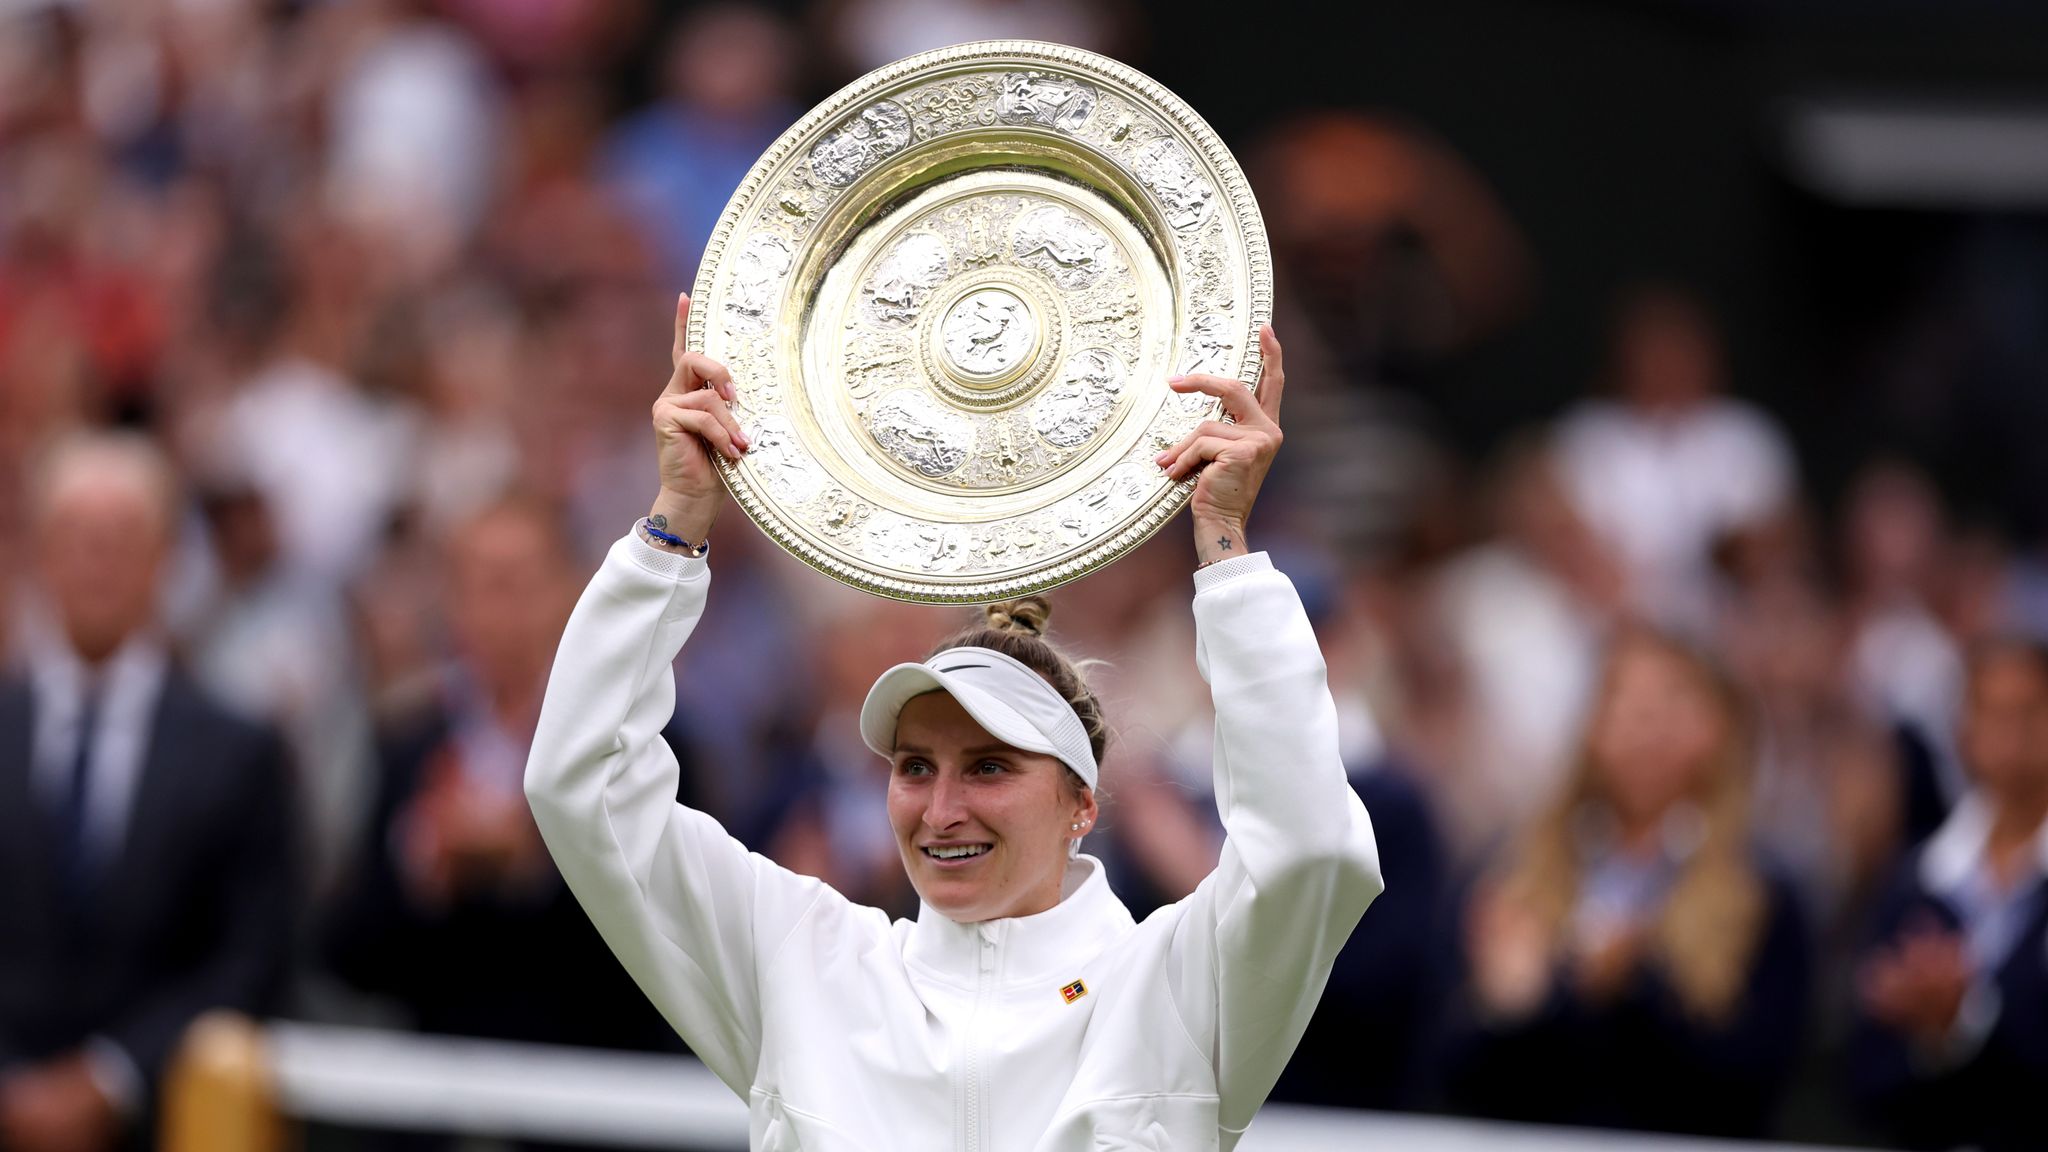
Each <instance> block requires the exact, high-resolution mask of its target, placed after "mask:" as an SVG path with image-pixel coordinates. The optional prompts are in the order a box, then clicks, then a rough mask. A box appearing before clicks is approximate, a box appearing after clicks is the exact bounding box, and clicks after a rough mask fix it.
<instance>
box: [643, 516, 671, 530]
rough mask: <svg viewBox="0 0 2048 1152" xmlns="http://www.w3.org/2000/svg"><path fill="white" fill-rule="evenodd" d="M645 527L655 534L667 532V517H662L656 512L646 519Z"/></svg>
mask: <svg viewBox="0 0 2048 1152" xmlns="http://www.w3.org/2000/svg"><path fill="white" fill-rule="evenodd" d="M647 525H648V527H650V528H653V529H654V530H655V531H656V532H666V531H668V517H666V516H663V515H662V514H661V513H659V512H656V513H655V514H654V515H652V516H649V517H648V518H647Z"/></svg>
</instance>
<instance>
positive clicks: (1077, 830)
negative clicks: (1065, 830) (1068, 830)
mask: <svg viewBox="0 0 2048 1152" xmlns="http://www.w3.org/2000/svg"><path fill="white" fill-rule="evenodd" d="M1080 830H1081V826H1080V825H1079V824H1076V825H1074V831H1076V832H1079V831H1080Z"/></svg>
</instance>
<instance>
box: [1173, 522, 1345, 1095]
mask: <svg viewBox="0 0 2048 1152" xmlns="http://www.w3.org/2000/svg"><path fill="white" fill-rule="evenodd" d="M1195 585H1196V594H1195V605H1194V610H1195V630H1196V654H1195V659H1196V664H1197V666H1198V667H1199V668H1200V670H1201V673H1202V676H1203V678H1204V679H1205V680H1207V681H1208V682H1209V686H1210V690H1211V692H1212V694H1213V695H1214V697H1215V707H1216V745H1215V773H1216V806H1217V810H1218V814H1219V815H1220V816H1221V817H1222V820H1223V828H1224V834H1225V835H1224V843H1223V851H1222V856H1221V859H1220V860H1219V862H1218V863H1217V866H1216V870H1215V871H1214V872H1212V873H1211V874H1210V875H1209V877H1208V878H1207V879H1206V880H1204V881H1202V883H1201V885H1200V886H1199V887H1197V888H1196V890H1195V891H1194V893H1193V894H1191V895H1190V896H1189V897H1188V898H1187V900H1185V901H1184V902H1183V903H1182V906H1181V909H1180V919H1179V922H1178V924H1177V926H1176V929H1175V936H1174V944H1173V946H1174V953H1175V954H1174V963H1173V966H1172V968H1171V972H1172V974H1173V976H1174V977H1175V980H1174V983H1175V984H1176V987H1174V988H1173V989H1172V992H1173V995H1174V1000H1175V1005H1176V1007H1177V1008H1178V1009H1179V1010H1180V1013H1181V1017H1182V1021H1183V1022H1184V1023H1185V1024H1187V1026H1188V1030H1189V1033H1190V1035H1192V1036H1194V1037H1197V1038H1198V1039H1204V1038H1210V1037H1213V1047H1212V1050H1211V1053H1210V1056H1211V1059H1212V1061H1213V1062H1214V1065H1215V1069H1216V1082H1217V1091H1218V1093H1219V1095H1220V1098H1221V1099H1220V1103H1219V1111H1220V1115H1219V1120H1220V1122H1221V1124H1222V1126H1223V1127H1224V1128H1225V1129H1226V1130H1227V1131H1230V1132H1233V1133H1235V1132H1240V1131H1242V1130H1243V1129H1244V1128H1245V1127H1246V1126H1247V1125H1248V1124H1250V1123H1251V1119H1252V1116H1253V1114H1254V1113H1256V1112H1257V1111H1258V1108H1259V1105H1260V1104H1261V1103H1262V1102H1264V1100H1265V1098H1266V1094H1267V1093H1268V1092H1270V1091H1271V1090H1272V1087H1273V1082H1274V1081H1275V1080H1276V1079H1277V1078H1278V1077H1279V1075H1280V1071H1281V1069H1282V1068H1284V1067H1285V1066H1286V1064H1287V1060H1288V1057H1289V1056H1290V1055H1292V1053H1293V1051H1294V1047H1295V1045H1296V1044H1297V1043H1298V1042H1299V1041H1300V1039H1301V1034H1302V1031H1303V1029H1304V1028H1306V1027H1307V1026H1308V1021H1309V1017H1310V1016H1311V1015H1312V1014H1313V1013H1314V1011H1315V1007H1316V1001H1317V1000H1318V999H1319V998H1320V997H1321V995H1322V991H1323V985H1324V983H1325V982H1326V981H1327V980H1328V979H1329V975H1330V966H1331V964H1332V963H1333V962H1334V961H1335V959H1336V956H1337V952H1338V950H1339V949H1340V948H1342V947H1343V946H1344V941H1345V940H1346V939H1347V938H1348V937H1349V936H1350V934H1351V929H1352V928H1353V926H1355V925H1356V924H1357V923H1358V918H1359V917H1360V916H1361V915H1363V914H1364V912H1365V908H1366V905H1368V904H1370V903H1371V902H1372V899H1373V897H1374V896H1376V895H1378V894H1379V892H1380V890H1381V888H1382V887H1383V883H1382V881H1381V878H1380V864H1379V851H1378V848H1377V846H1376V845H1375V843H1374V841H1373V833H1372V822H1371V820H1370V819H1368V818H1367V816H1366V812H1365V805H1364V804H1363V803H1361V802H1360V801H1359V799H1358V796H1357V794H1356V793H1355V792H1353V791H1352V790H1351V785H1350V784H1349V782H1348V781H1347V780H1346V779H1345V775H1344V765H1343V761H1342V757H1341V756H1340V755H1339V753H1338V750H1337V714H1336V705H1335V704H1334V702H1333V701H1332V700H1331V698H1330V689H1329V682H1328V677H1327V675H1326V673H1325V669H1324V665H1323V656H1322V651H1321V649H1320V648H1319V647H1318V646H1317V644H1316V637H1315V633H1314V631H1313V630H1311V629H1310V627H1309V622H1308V615H1307V613H1305V612H1304V611H1303V610H1302V606H1301V600H1300V598H1299V597H1298V596H1296V594H1295V591H1294V585H1293V584H1292V583H1291V582H1290V581H1289V580H1288V579H1287V577H1285V576H1284V575H1282V574H1280V573H1279V572H1277V571H1275V570H1274V569H1273V567H1272V564H1271V563H1270V562H1269V561H1268V560H1267V558H1266V556H1265V554H1264V553H1254V554H1253V555H1250V556H1242V557H1238V558H1236V559H1233V560H1227V561H1224V562H1223V563H1220V564H1215V565H1211V566H1210V567H1208V568H1205V569H1202V570H1200V571H1198V572H1197V573H1196V574H1195Z"/></svg>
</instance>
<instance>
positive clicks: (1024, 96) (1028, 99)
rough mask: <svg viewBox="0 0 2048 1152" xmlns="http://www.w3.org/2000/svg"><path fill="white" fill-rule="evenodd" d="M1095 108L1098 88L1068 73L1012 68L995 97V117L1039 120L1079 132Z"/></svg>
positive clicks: (1018, 121)
mask: <svg viewBox="0 0 2048 1152" xmlns="http://www.w3.org/2000/svg"><path fill="white" fill-rule="evenodd" d="M1093 111H1095V89H1094V87H1093V86H1091V85H1088V84H1084V83H1082V82H1081V81H1079V80H1074V79H1071V78H1069V77H1065V76H1048V75H1047V74H1045V73H1043V72H1011V73H1008V74H1006V75H1005V76H1004V77H1003V91H1002V95H1000V96H997V97H996V117H997V119H1000V120H1001V121H1003V122H1004V123H1005V124H1036V125H1038V126H1039V127H1041V128H1058V129H1061V130H1062V131H1066V132H1078V131H1080V129H1081V126H1082V125H1083V124H1086V123H1087V122H1088V114H1089V113H1091V112H1093Z"/></svg>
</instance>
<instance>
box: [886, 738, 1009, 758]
mask: <svg viewBox="0 0 2048 1152" xmlns="http://www.w3.org/2000/svg"><path fill="white" fill-rule="evenodd" d="M962 751H963V752H964V753H965V754H966V755H969V756H987V755H989V754H991V753H996V752H1006V753H1012V754H1014V753H1015V752H1016V751H1017V749H1015V748H1013V747H1011V746H1010V745H1008V744H1005V743H1003V742H1001V741H996V742H995V743H993V744H977V745H975V746H974V747H972V748H966V749H963V750H962ZM905 753H909V754H910V755H912V756H929V755H931V754H932V752H931V749H929V748H926V747H924V746H923V745H920V744H898V745H896V755H898V756H901V755H903V754H905Z"/></svg>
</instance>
